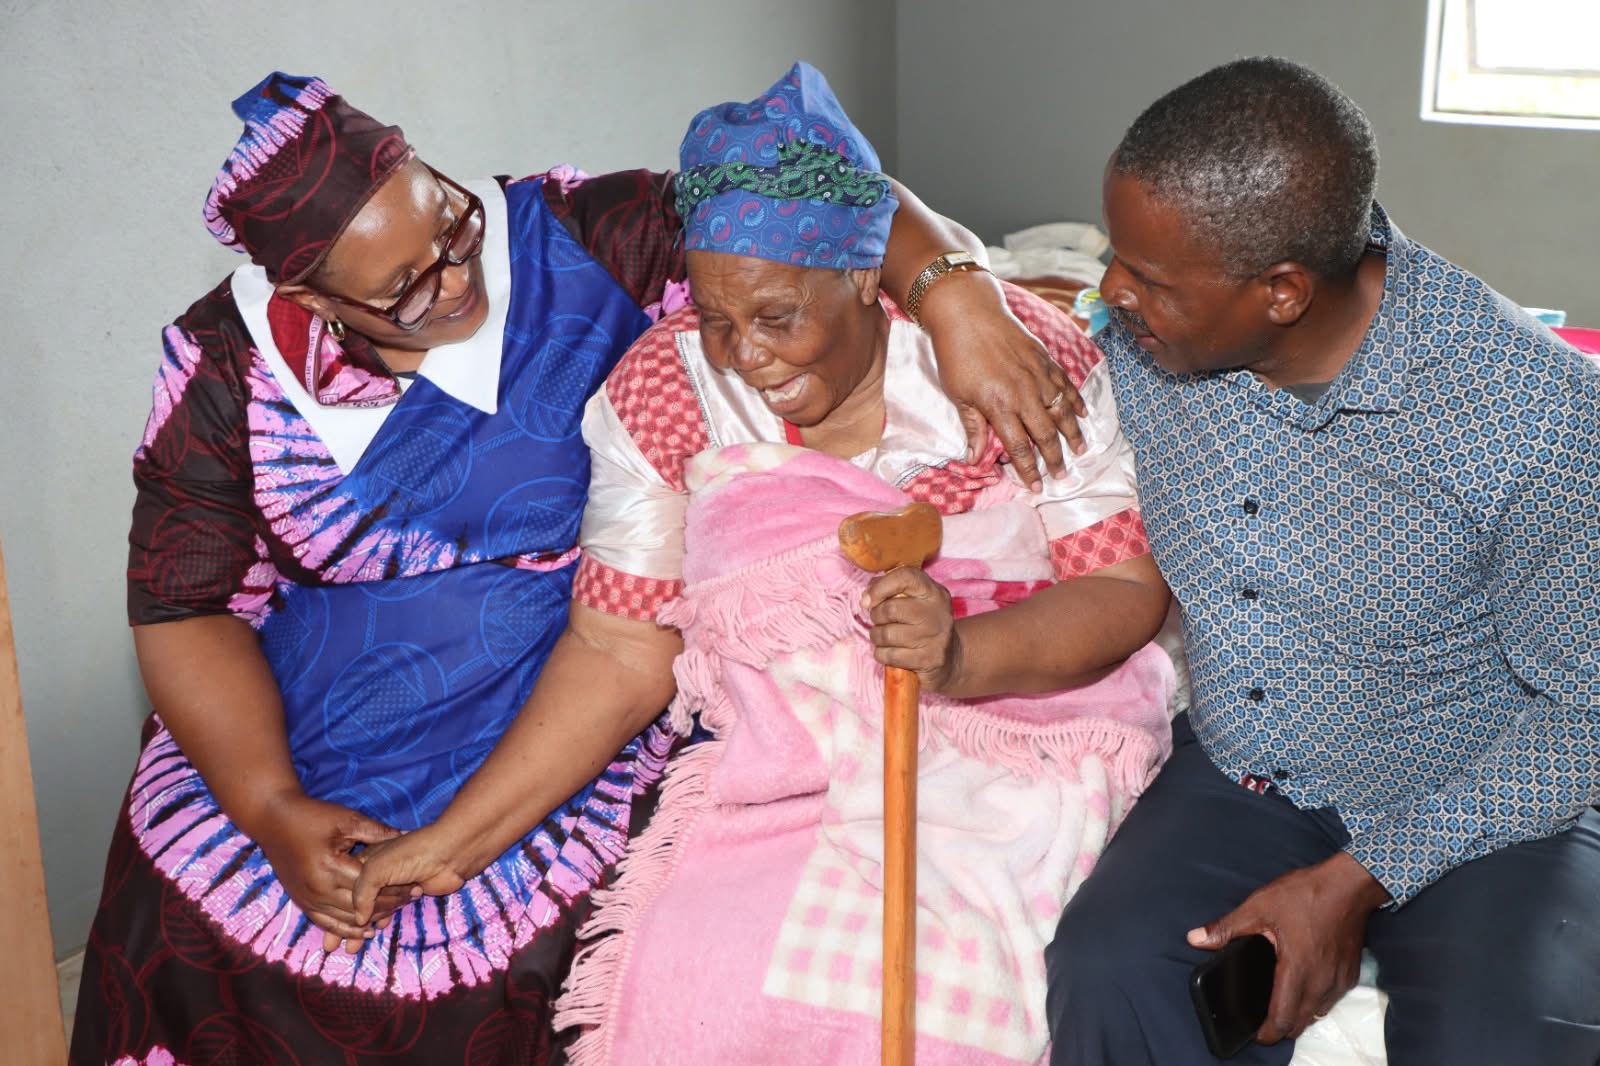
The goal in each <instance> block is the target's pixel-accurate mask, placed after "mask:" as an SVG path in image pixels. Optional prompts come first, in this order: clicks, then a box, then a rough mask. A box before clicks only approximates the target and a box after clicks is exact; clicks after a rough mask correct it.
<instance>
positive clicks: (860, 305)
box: [687, 251, 885, 426]
mask: <svg viewBox="0 0 1600 1066" xmlns="http://www.w3.org/2000/svg"><path fill="white" fill-rule="evenodd" d="M687 259H688V266H689V282H690V285H691V287H692V290H693V293H694V302H695V305H696V306H697V307H698V308H699V311H700V339H701V344H702V345H703V346H704V348H705V353H706V358H707V359H708V360H710V362H711V365H712V366H714V367H716V368H717V369H718V370H722V371H732V372H733V373H736V374H738V375H739V377H740V378H742V379H743V380H744V382H745V384H747V385H749V386H750V387H751V388H753V389H755V390H756V391H757V392H759V393H760V394H761V399H762V401H763V402H764V403H765V404H766V405H767V407H768V408H770V409H771V410H772V412H773V413H774V414H776V415H778V416H779V417H780V418H783V419H784V420H785V421H788V422H791V423H793V424H794V425H797V426H815V425H817V424H819V423H820V422H822V421H823V420H824V419H826V418H827V417H828V415H829V414H831V413H832V412H833V411H834V410H835V409H836V408H837V407H838V406H839V405H840V404H841V403H843V402H844V401H845V400H846V399H847V398H848V397H849V396H850V395H851V394H852V393H853V392H855V390H856V389H857V388H858V387H860V386H861V385H862V383H863V382H864V381H865V380H866V379H867V377H868V375H869V374H870V373H871V371H872V369H873V366H874V364H875V362H876V361H877V360H879V359H881V357H882V348H883V344H882V340H883V336H884V329H883V324H884V322H885V319H884V317H883V312H882V310H881V309H880V308H879V306H878V271H877V270H848V271H841V270H828V269H822V268H817V267H803V266H791V265H789V264H787V263H774V262H771V261H770V260H766V259H756V258H753V257H750V256H743V255H730V254H728V253H725V252H705V251H692V252H690V253H688V256H687Z"/></svg>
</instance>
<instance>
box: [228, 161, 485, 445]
mask: <svg viewBox="0 0 1600 1066" xmlns="http://www.w3.org/2000/svg"><path fill="white" fill-rule="evenodd" d="M464 184H465V185H466V187H467V188H468V189H471V190H472V192H474V193H475V194H477V196H478V198H479V199H481V200H482V201H483V210H484V234H483V252H482V262H483V282H484V290H485V295H486V297H487V299H488V301H489V314H488V316H487V317H486V318H485V319H484V323H483V325H482V326H480V327H479V328H478V331H477V332H476V333H474V334H473V335H472V336H470V337H468V338H467V339H466V340H464V341H458V342H457V343H455V344H446V345H444V346H442V347H439V348H435V349H433V350H432V351H430V352H429V353H428V354H427V356H426V357H425V358H424V359H423V360H422V365H421V366H420V367H418V368H417V375H418V376H419V377H425V378H427V379H428V380H429V381H431V382H433V383H434V384H435V385H437V386H438V387H439V388H440V389H442V390H443V391H444V392H446V393H448V394H449V395H450V396H452V397H454V398H455V399H457V400H460V401H461V402H462V403H464V404H468V405H470V406H472V407H475V408H477V409H478V410H480V411H482V412H484V413H485V414H494V413H495V411H497V410H498V409H499V407H500V356H501V351H502V348H503V346H504V341H505V331H506V313H507V311H508V310H509V309H510V305H511V242H510V239H509V235H508V231H507V229H506V198H505V192H504V191H503V190H502V189H501V188H500V183H499V182H497V181H495V180H493V179H492V178H490V179H484V180H481V181H469V182H465V183H464ZM272 293H273V288H272V283H271V282H270V281H268V280H267V274H266V271H264V270H262V269H261V268H260V267H258V266H255V265H253V264H252V265H247V266H242V267H240V268H239V269H238V270H236V271H234V272H233V302H234V304H235V305H237V307H238V308H239V314H240V316H241V317H242V318H243V319H244V323H245V326H246V327H247V328H248V329H249V330H250V338H251V340H253V341H254V342H255V346H256V350H257V351H259V352H260V353H261V356H262V358H263V359H265V360H266V363H267V366H268V368H269V369H270V370H271V371H272V376H273V377H274V378H276V379H277V381H278V385H279V387H281V388H282V390H283V395H284V398H285V399H286V400H288V401H289V402H290V403H291V404H293V405H294V409H295V410H296V411H298V412H299V413H300V416H301V417H302V418H304V419H305V420H306V421H307V422H308V423H310V425H311V428H312V429H313V430H314V431H315V432H316V434H317V436H318V437H320V438H321V439H322V443H323V444H325V445H327V448H328V452H329V454H331V455H332V456H333V461H334V462H335V463H337V464H338V466H339V469H340V471H341V472H343V473H346V474H348V473H349V472H350V471H351V470H352V469H354V468H355V465H356V463H358V462H360V460H361V456H362V455H363V454H365V453H366V450H367V448H368V447H369V446H370V445H371V444H372V440H373V438H374V437H376V436H377V434H378V430H379V429H380V428H381V427H382V426H383V422H384V419H386V418H388V416H389V412H390V411H392V410H393V409H394V408H393V407H392V406H390V407H324V406H323V405H322V404H319V403H317V401H316V399H315V398H314V397H313V396H312V395H311V394H310V393H308V392H307V391H306V388H305V385H304V383H302V382H301V381H300V378H299V375H298V374H295V373H294V372H293V371H291V370H290V369H289V364H288V362H287V361H286V360H285V359H284V358H283V353H282V352H280V351H278V345H277V342H276V341H274V340H273V339H272V327H271V326H270V325H269V324H268V322H267V302H268V301H269V300H271V299H272Z"/></svg>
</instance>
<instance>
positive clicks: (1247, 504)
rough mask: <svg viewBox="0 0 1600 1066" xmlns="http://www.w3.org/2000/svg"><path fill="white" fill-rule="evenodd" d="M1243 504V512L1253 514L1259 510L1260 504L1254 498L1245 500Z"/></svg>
mask: <svg viewBox="0 0 1600 1066" xmlns="http://www.w3.org/2000/svg"><path fill="white" fill-rule="evenodd" d="M1243 506H1244V513H1245V514H1255V513H1256V512H1257V511H1259V510H1261V505H1260V504H1259V503H1257V502H1256V501H1254V500H1248V499H1247V500H1245V501H1244V504H1243Z"/></svg>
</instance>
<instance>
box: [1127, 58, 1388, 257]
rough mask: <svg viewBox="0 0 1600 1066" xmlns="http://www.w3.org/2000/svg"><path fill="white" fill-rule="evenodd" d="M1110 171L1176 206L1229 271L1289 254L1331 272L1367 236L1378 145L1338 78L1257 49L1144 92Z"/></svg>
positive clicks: (1355, 254)
mask: <svg viewBox="0 0 1600 1066" xmlns="http://www.w3.org/2000/svg"><path fill="white" fill-rule="evenodd" d="M1111 171H1112V173H1115V174H1123V175H1126V176H1128V177H1130V178H1134V179H1136V180H1138V181H1139V182H1140V183H1141V184H1143V185H1145V186H1147V187H1148V188H1149V190H1150V192H1151V194H1152V195H1153V196H1154V197H1155V198H1156V199H1158V200H1160V201H1163V202H1165V203H1168V204H1171V205H1172V206H1173V207H1176V208H1177V209H1178V210H1179V211H1180V212H1182V214H1183V215H1184V217H1185V218H1186V219H1187V220H1188V221H1189V224H1190V225H1191V226H1193V227H1194V232H1195V234H1196V235H1197V236H1198V237H1199V238H1200V239H1201V240H1202V241H1203V242H1205V243H1206V244H1207V245H1208V246H1209V247H1211V248H1214V249H1215V250H1216V251H1217V253H1218V254H1219V257H1220V259H1221V261H1222V264H1223V266H1224V268H1225V269H1227V270H1228V271H1229V272H1231V273H1235V274H1237V275H1238V276H1240V277H1250V276H1253V275H1255V274H1257V273H1259V272H1260V271H1262V270H1264V269H1266V268H1267V267H1269V266H1271V265H1272V264H1273V263H1279V262H1283V261H1285V260H1292V261H1294V262H1297V263H1301V264H1303V265H1304V266H1306V267H1309V268H1310V269H1311V270H1312V271H1314V272H1316V273H1318V274H1320V275H1321V276H1323V277H1327V278H1339V277H1345V276H1348V275H1349V274H1350V273H1351V272H1353V271H1354V270H1355V268H1356V265H1357V264H1358V263H1359V262H1360V261H1361V256H1362V254H1363V252H1364V251H1365V248H1366V245H1367V239H1368V236H1369V234H1370V227H1371V213H1372V200H1373V193H1374V190H1375V189H1376V186H1377V180H1378V147H1377V142H1376V140H1375V138H1374V137H1373V133H1372V125H1371V124H1370V123H1369V122H1368V121H1367V117H1366V115H1364V114H1362V112H1361V109H1360V108H1359V107H1357V106H1356V104H1355V101H1353V100H1351V99H1350V98H1349V97H1348V96H1346V95H1345V94H1344V92H1343V91H1341V90H1340V89H1339V87H1338V86H1336V85H1334V84H1333V83H1332V82H1330V81H1328V80H1327V79H1326V78H1324V77H1322V76H1321V75H1320V74H1318V73H1316V72H1315V71H1313V70H1311V69H1309V68H1307V67H1303V66H1301V65H1300V64H1298V63H1292V62H1290V61H1289V60H1287V59H1277V58H1273V57H1256V58H1252V59H1240V60H1236V61H1234V62H1232V63H1228V64H1225V65H1223V66H1220V67H1217V68H1215V69H1213V70H1210V71H1207V72H1206V73H1204V74H1202V75H1200V76H1199V77H1198V78H1195V79H1194V80H1192V81H1189V82H1186V83H1184V84H1183V85H1180V86H1178V88H1176V89H1174V90H1172V91H1171V92H1169V93H1167V94H1166V95H1165V96H1163V97H1162V98H1161V99H1159V100H1157V101H1156V102H1155V103H1153V104H1151V105H1150V107H1149V108H1147V109H1146V110H1145V112H1144V114H1142V115H1140V116H1139V117H1138V118H1137V119H1136V120H1135V121H1134V123H1133V125H1132V126H1130V127H1128V132H1127V133H1126V134H1125V135H1124V136H1123V138H1122V143H1121V144H1120V145H1118V146H1117V150H1116V152H1115V153H1114V154H1113V155H1112V157H1111Z"/></svg>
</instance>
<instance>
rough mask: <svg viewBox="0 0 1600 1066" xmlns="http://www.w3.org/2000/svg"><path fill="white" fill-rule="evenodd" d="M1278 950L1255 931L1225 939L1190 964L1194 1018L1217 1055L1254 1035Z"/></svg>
mask: <svg viewBox="0 0 1600 1066" xmlns="http://www.w3.org/2000/svg"><path fill="white" fill-rule="evenodd" d="M1277 968H1278V953H1277V951H1276V950H1275V949H1274V948H1273V946H1272V941H1270V940H1268V939H1267V938H1266V937H1264V936H1261V935H1260V934H1252V935H1251V936H1243V937H1239V938H1238V939H1237V940H1230V941H1228V944H1227V946H1226V947H1223V948H1221V949H1219V950H1218V951H1217V953H1216V954H1214V955H1212V956H1211V957H1210V958H1209V959H1206V960H1205V961H1204V962H1202V963H1201V964H1200V965H1198V966H1196V967H1195V968H1194V972H1193V973H1192V974H1190V975H1189V994H1190V995H1191V996H1193V997H1194V1010H1195V1013H1196V1014H1198V1015H1199V1016H1200V1031H1201V1032H1202V1033H1204V1034H1205V1037H1206V1047H1208V1048H1210V1049H1211V1053H1212V1054H1213V1055H1215V1056H1217V1058H1219V1059H1226V1058H1232V1057H1233V1056H1234V1055H1237V1054H1238V1053H1239V1052H1241V1051H1243V1050H1244V1048H1245V1046H1246V1045H1247V1044H1249V1043H1250V1041H1252V1040H1254V1039H1255V1035H1256V1032H1257V1031H1258V1030H1260V1028H1261V1023H1262V1022H1264V1021H1266V1020H1267V1007H1268V1005H1269V1004H1270V1003H1271V1002H1272V974H1273V971H1274V970H1276V969H1277Z"/></svg>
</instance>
